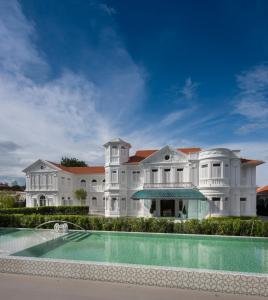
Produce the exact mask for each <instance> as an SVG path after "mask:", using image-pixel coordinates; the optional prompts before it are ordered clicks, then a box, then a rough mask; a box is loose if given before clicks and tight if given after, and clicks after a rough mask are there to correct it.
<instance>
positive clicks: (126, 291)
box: [0, 273, 265, 300]
mask: <svg viewBox="0 0 268 300" xmlns="http://www.w3.org/2000/svg"><path fill="white" fill-rule="evenodd" d="M0 299H8V300H15V299H16V300H17V299H18V300H31V299H37V300H85V299H91V300H104V299H107V300H108V299H109V300H121V299H122V300H126V299H127V300H145V299H146V300H163V299H165V300H167V299H176V300H179V299H183V300H188V299H189V300H214V299H215V300H216V299H217V300H225V299H226V300H242V299H243V300H257V299H259V300H263V299H265V298H263V297H253V296H243V295H231V294H221V293H209V292H201V291H191V290H179V289H168V288H158V287H146V286H136V285H129V284H120V283H107V282H97V281H86V280H73V279H58V278H46V277H38V276H25V275H16V274H1V273H0Z"/></svg>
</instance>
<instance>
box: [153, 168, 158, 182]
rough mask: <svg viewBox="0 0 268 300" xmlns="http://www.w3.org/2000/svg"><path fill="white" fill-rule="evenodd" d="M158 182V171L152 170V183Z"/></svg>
mask: <svg viewBox="0 0 268 300" xmlns="http://www.w3.org/2000/svg"><path fill="white" fill-rule="evenodd" d="M157 181H158V169H152V183H157Z"/></svg>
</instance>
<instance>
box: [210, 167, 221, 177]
mask: <svg viewBox="0 0 268 300" xmlns="http://www.w3.org/2000/svg"><path fill="white" fill-rule="evenodd" d="M212 178H221V164H220V163H214V164H212Z"/></svg>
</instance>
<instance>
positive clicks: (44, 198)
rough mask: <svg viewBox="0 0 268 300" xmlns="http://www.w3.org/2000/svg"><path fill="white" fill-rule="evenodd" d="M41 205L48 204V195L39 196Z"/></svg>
mask: <svg viewBox="0 0 268 300" xmlns="http://www.w3.org/2000/svg"><path fill="white" fill-rule="evenodd" d="M39 203H40V206H46V197H45V196H44V195H41V196H40V198H39Z"/></svg>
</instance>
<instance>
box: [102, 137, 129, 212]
mask: <svg viewBox="0 0 268 300" xmlns="http://www.w3.org/2000/svg"><path fill="white" fill-rule="evenodd" d="M104 148H105V216H110V217H113V216H114V217H118V216H124V215H126V214H127V211H126V210H127V207H126V206H127V205H126V188H125V187H126V180H127V176H126V169H125V166H124V165H123V164H124V163H125V162H127V161H128V159H129V149H130V148H131V145H130V144H129V143H127V142H125V141H123V140H122V139H120V138H117V139H113V140H111V141H109V142H107V143H106V144H104Z"/></svg>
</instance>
